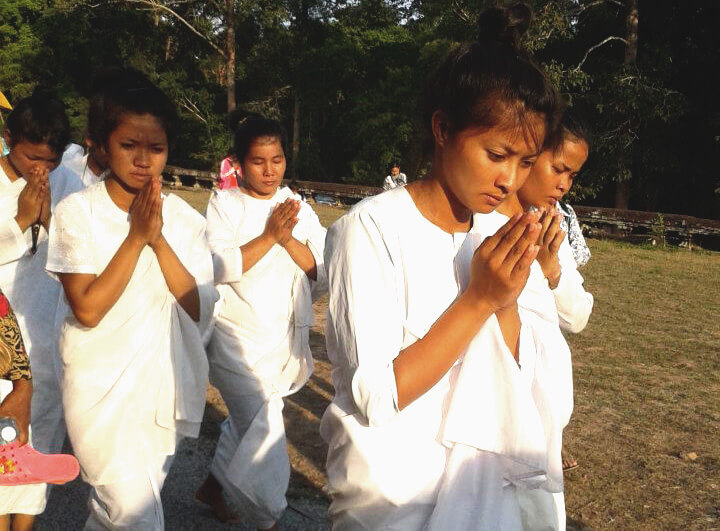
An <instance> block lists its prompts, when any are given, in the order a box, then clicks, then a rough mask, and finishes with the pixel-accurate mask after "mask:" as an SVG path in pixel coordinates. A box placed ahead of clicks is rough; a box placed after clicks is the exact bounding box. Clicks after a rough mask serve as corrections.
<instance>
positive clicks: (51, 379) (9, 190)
mask: <svg viewBox="0 0 720 531" xmlns="http://www.w3.org/2000/svg"><path fill="white" fill-rule="evenodd" d="M31 117H34V120H35V121H37V122H38V123H35V124H33V123H32V120H33V118H31ZM38 117H40V118H38ZM38 131H40V132H41V133H40V134H41V136H40V137H34V136H33V135H35V134H38ZM5 137H6V141H7V143H8V145H9V146H10V153H9V155H8V156H7V157H3V158H2V159H0V289H2V291H3V292H4V293H5V295H6V296H7V298H8V299H9V301H10V304H12V306H13V307H14V309H15V314H16V316H17V320H18V324H19V326H20V330H21V332H22V335H23V338H24V341H25V346H26V348H27V351H28V354H29V356H30V363H31V366H32V370H33V376H34V392H33V397H32V406H31V410H32V422H31V430H32V445H33V447H34V448H36V449H37V450H39V451H41V452H44V453H57V452H60V450H61V448H62V443H63V439H64V437H65V426H64V422H63V411H62V401H61V399H60V386H59V382H58V376H57V367H58V363H57V360H56V357H57V349H56V334H55V327H54V323H55V314H56V310H57V308H58V303H59V301H60V284H59V283H58V282H57V280H56V279H52V278H50V277H49V276H48V275H47V273H46V272H45V260H46V259H47V251H48V233H47V229H48V227H49V226H50V223H51V221H52V214H53V213H54V211H55V208H56V206H57V204H58V202H60V201H61V200H62V199H63V198H65V197H66V196H67V195H68V194H70V193H73V192H75V191H77V190H80V189H81V188H82V183H81V182H80V181H79V179H77V178H76V177H75V176H74V175H72V174H71V173H69V172H67V171H66V170H64V169H63V168H62V167H58V164H59V163H60V157H61V155H62V152H63V149H64V147H65V144H67V142H68V140H69V125H68V123H67V118H66V117H65V113H64V110H63V107H62V104H61V103H60V102H58V101H55V100H53V99H50V98H48V97H47V96H43V95H42V94H34V95H33V96H31V97H29V98H26V99H24V100H22V101H20V102H19V103H18V105H17V106H16V107H15V110H14V111H13V113H11V114H10V116H8V122H7V128H6V130H5ZM47 494H48V489H47V487H46V485H42V484H41V485H27V486H23V487H0V515H2V514H13V513H15V514H22V515H36V514H40V513H42V512H43V511H44V510H45V504H46V500H47ZM28 520H29V521H30V523H29V525H32V522H31V519H28ZM18 525H19V524H18Z"/></svg>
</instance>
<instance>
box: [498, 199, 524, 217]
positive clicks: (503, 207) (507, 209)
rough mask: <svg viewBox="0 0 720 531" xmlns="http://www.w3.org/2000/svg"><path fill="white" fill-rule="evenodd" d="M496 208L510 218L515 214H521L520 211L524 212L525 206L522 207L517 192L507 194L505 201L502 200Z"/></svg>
mask: <svg viewBox="0 0 720 531" xmlns="http://www.w3.org/2000/svg"><path fill="white" fill-rule="evenodd" d="M496 210H497V211H498V212H500V213H501V214H504V215H506V216H507V217H509V218H511V217H513V216H514V215H515V214H521V213H522V212H524V211H525V207H523V205H522V204H521V203H520V200H519V199H518V196H517V194H512V195H511V196H508V198H507V199H505V201H503V202H502V203H501V204H500V206H499V207H497V209H496Z"/></svg>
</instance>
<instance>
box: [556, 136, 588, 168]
mask: <svg viewBox="0 0 720 531" xmlns="http://www.w3.org/2000/svg"><path fill="white" fill-rule="evenodd" d="M588 153H589V149H588V145H587V142H585V141H584V140H565V141H564V142H563V144H562V146H561V147H560V149H559V150H556V151H555V152H554V153H553V155H554V160H555V161H556V162H562V163H563V164H564V165H565V166H567V167H568V168H570V169H571V170H572V171H579V170H580V168H581V167H582V165H583V164H585V161H586V160H587V158H588Z"/></svg>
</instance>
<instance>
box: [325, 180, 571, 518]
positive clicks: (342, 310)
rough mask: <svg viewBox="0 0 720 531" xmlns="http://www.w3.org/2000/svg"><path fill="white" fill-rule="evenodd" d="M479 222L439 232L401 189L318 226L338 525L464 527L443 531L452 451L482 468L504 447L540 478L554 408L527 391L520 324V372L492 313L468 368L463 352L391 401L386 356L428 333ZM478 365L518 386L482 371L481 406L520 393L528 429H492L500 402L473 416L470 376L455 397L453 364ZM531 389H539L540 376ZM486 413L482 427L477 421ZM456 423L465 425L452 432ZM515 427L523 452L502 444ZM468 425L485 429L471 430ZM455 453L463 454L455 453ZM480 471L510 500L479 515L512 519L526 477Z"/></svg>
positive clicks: (459, 278) (458, 489) (526, 348)
mask: <svg viewBox="0 0 720 531" xmlns="http://www.w3.org/2000/svg"><path fill="white" fill-rule="evenodd" d="M482 226H483V223H482V220H481V216H479V215H475V216H474V217H473V227H472V229H471V230H470V232H468V233H456V234H448V233H446V232H444V231H442V230H441V229H440V228H439V227H437V226H435V225H434V224H432V223H431V222H430V221H428V220H427V219H426V218H425V217H423V216H422V214H421V213H420V212H419V211H418V209H417V208H416V207H415V204H414V202H413V200H412V198H411V197H410V195H409V194H408V193H407V191H406V190H405V189H402V188H401V189H396V190H391V191H388V192H385V193H383V194H380V195H379V196H375V197H373V198H370V199H368V200H365V201H363V202H361V203H359V204H358V205H356V206H355V207H354V208H353V209H352V210H351V211H350V212H349V213H348V214H347V215H346V216H344V217H343V218H341V219H340V220H338V221H337V222H336V223H335V224H334V225H333V226H332V227H331V228H330V230H329V232H328V239H327V244H326V249H325V257H326V266H327V269H328V282H329V294H330V298H329V306H328V319H327V330H326V341H327V347H328V356H329V357H330V360H331V362H332V364H333V371H332V378H333V384H334V387H335V391H336V394H335V397H334V399H333V402H332V403H331V404H330V406H329V407H328V409H327V410H326V412H325V414H324V415H323V418H322V422H321V428H320V431H321V435H322V436H323V438H324V439H325V440H326V441H327V442H328V446H329V449H328V459H327V472H328V482H329V490H330V493H331V495H332V498H333V503H332V505H331V508H330V515H331V517H332V519H333V524H334V528H335V529H343V530H346V529H353V530H354V529H395V530H414V529H417V530H420V529H461V528H462V527H453V526H454V525H456V524H458V522H460V520H459V519H458V516H457V515H459V514H460V513H459V512H458V511H456V510H454V508H457V506H456V504H455V503H454V502H455V500H457V499H458V494H463V493H467V492H468V491H467V489H465V485H466V484H465V483H464V478H460V477H459V476H458V475H457V474H455V472H456V471H457V470H458V469H457V468H453V467H450V468H449V467H448V463H449V462H448V456H449V455H450V456H455V457H458V458H459V457H462V459H455V461H453V462H452V463H464V462H466V460H468V459H469V460H470V461H471V462H472V463H473V465H474V466H475V467H476V468H475V469H474V470H480V471H482V472H483V474H484V471H487V470H488V468H487V466H486V464H485V463H484V461H483V460H482V459H477V457H478V455H480V454H482V455H485V454H487V453H492V452H499V454H503V455H505V454H507V457H508V459H507V460H505V461H503V460H502V459H501V460H499V461H498V462H513V460H514V459H516V458H520V459H522V457H521V456H522V455H532V456H534V457H533V463H536V464H537V466H531V467H528V466H525V465H524V466H525V468H524V469H523V470H524V471H523V474H525V473H526V472H527V473H531V475H532V476H533V477H535V476H537V477H538V479H537V481H535V483H533V486H536V485H545V484H546V480H545V477H546V476H547V473H546V472H547V471H546V470H545V469H544V468H545V467H546V466H547V455H546V453H547V451H548V449H547V444H546V440H545V439H543V436H542V433H543V430H544V428H542V427H540V426H541V425H543V422H544V420H543V419H550V420H551V421H552V416H551V415H550V414H547V411H546V410H547V407H548V404H547V402H542V401H540V402H536V401H535V397H536V396H539V397H543V396H546V395H545V394H543V393H539V394H538V393H536V392H535V391H532V392H531V389H533V390H534V389H535V388H536V387H537V385H536V384H537V383H536V382H535V374H536V367H537V364H536V362H535V358H536V356H537V345H536V344H537V342H538V340H537V338H536V337H535V334H534V332H533V330H534V329H533V328H532V327H530V326H528V327H527V328H526V327H525V322H524V321H523V329H524V332H523V337H524V338H525V339H524V340H523V341H522V342H521V343H522V345H521V353H520V359H521V364H522V371H520V370H519V367H518V365H517V364H516V363H515V361H514V360H513V359H512V355H511V354H509V352H508V349H507V347H506V346H504V340H503V339H502V334H501V332H500V329H499V325H498V323H497V320H496V319H495V318H494V317H492V318H491V319H489V320H488V321H487V323H486V324H485V325H483V327H482V330H481V332H482V333H481V334H479V335H478V337H477V338H476V340H475V341H474V342H473V344H472V345H471V347H472V348H473V349H474V350H473V352H474V353H475V355H474V358H473V359H474V360H476V362H475V363H474V364H473V365H472V366H471V367H469V368H468V370H467V371H466V370H465V366H464V363H463V361H462V359H463V357H462V356H461V357H460V359H459V361H458V362H457V363H456V364H455V365H454V367H453V368H452V369H451V370H450V371H449V372H448V373H447V374H445V375H444V376H443V377H442V378H441V379H440V381H439V382H438V383H437V384H436V385H435V386H433V387H432V388H431V389H430V390H428V391H427V392H426V393H424V394H423V395H422V396H420V397H419V398H418V399H417V400H415V401H414V402H412V403H411V404H410V405H408V406H407V407H405V408H404V409H403V410H402V411H398V407H397V389H396V384H395V375H394V370H393V361H394V359H395V358H396V357H397V356H398V354H399V353H400V352H401V351H402V350H403V349H405V348H407V347H408V346H410V345H411V344H412V343H414V342H415V341H417V340H418V339H420V338H422V337H424V336H425V334H426V333H427V332H428V330H429V329H430V327H431V326H432V325H433V324H434V323H435V322H436V321H437V319H438V318H439V317H440V315H441V314H442V313H443V312H444V311H445V310H446V309H447V308H448V307H449V306H450V305H451V304H452V303H453V301H454V300H455V299H456V298H457V296H458V295H459V294H460V293H461V292H462V291H463V289H464V288H465V286H466V285H467V282H468V280H469V269H470V263H471V260H472V255H473V252H474V250H475V248H476V247H477V245H479V242H480V241H481V240H482V236H483V232H482V230H481V229H482ZM493 232H494V231H493ZM521 318H522V314H521ZM528 318H529V319H531V318H530V317H528ZM558 333H559V331H558ZM483 334H484V335H483ZM469 348H470V347H469ZM503 356H509V357H510V360H509V361H510V363H505V364H503V365H501V366H495V365H492V363H493V360H495V359H496V358H497V357H501V358H502V357H503ZM503 359H504V358H503ZM505 361H508V360H505ZM488 363H489V364H490V365H489V366H488V365H487V364H488ZM487 367H492V368H493V370H495V371H496V372H497V374H502V375H503V378H505V379H506V380H505V381H511V382H514V383H513V386H515V387H503V386H502V385H501V384H500V383H499V382H500V381H501V380H500V379H494V378H485V380H484V381H487V382H489V385H491V386H492V387H488V388H485V387H483V389H480V390H477V391H479V392H480V395H482V396H481V397H482V398H483V399H484V398H488V397H490V398H491V400H489V401H483V400H481V402H480V403H482V404H486V405H488V407H493V406H492V405H491V404H496V403H497V401H498V400H499V401H504V400H505V399H509V400H511V401H518V402H517V405H513V406H512V407H511V408H510V409H509V410H512V411H524V412H526V413H525V415H526V416H524V417H522V418H523V419H524V418H531V419H534V420H533V421H532V429H531V430H530V431H529V432H528V431H527V429H530V428H529V427H528V426H530V425H529V424H528V423H525V422H524V421H523V420H522V419H517V420H518V422H516V423H514V424H512V426H513V428H512V429H507V430H505V429H504V428H503V425H502V424H501V425H498V424H497V422H495V421H494V420H492V419H493V418H497V417H493V414H494V413H498V412H499V411H501V410H500V409H498V410H497V411H494V412H493V413H491V412H488V414H484V415H482V416H479V415H475V414H474V413H473V412H475V411H477V407H478V402H477V401H476V400H475V399H476V398H477V396H480V395H476V394H475V391H476V390H474V389H472V385H469V386H468V385H464V386H463V389H464V391H463V393H462V394H461V395H458V396H457V397H456V393H457V392H458V389H459V388H457V387H456V384H457V383H458V382H459V381H461V380H462V379H463V377H462V375H463V374H465V376H464V381H467V382H470V384H471V383H472V381H473V378H472V374H473V371H475V370H480V371H481V372H480V373H479V374H481V375H484V374H485V373H486V372H487V371H486V370H485V368H487ZM459 378H460V379H459ZM539 385H540V387H542V388H543V389H546V388H545V387H544V382H540V383H539ZM497 386H499V388H496V387H497ZM514 389H517V390H519V391H518V393H514V392H513V390H514ZM466 397H470V398H469V399H468V398H466ZM503 403H504V402H503ZM513 404H515V402H513ZM543 408H544V409H543ZM541 410H543V411H541ZM480 417H481V418H482V419H483V420H482V421H481V420H478V419H479V418H480ZM449 419H455V420H456V421H454V422H453V424H452V426H454V428H452V429H449V428H448V426H447V425H446V422H447V421H448V420H449ZM457 419H459V421H457ZM476 421H478V422H480V424H477V423H476ZM485 421H486V422H489V423H491V424H492V425H485V424H483V423H482V422H485ZM466 424H467V425H472V429H471V430H469V431H465V430H458V429H456V428H457V427H458V426H461V427H462V426H464V425H466ZM516 430H520V431H519V432H518V431H516ZM523 430H525V431H523ZM520 432H522V433H525V436H524V437H525V438H524V439H522V440H523V441H530V442H532V446H533V448H528V447H527V446H526V445H525V444H524V443H523V444H520V445H514V446H513V444H511V443H509V442H508V439H509V440H513V439H514V438H518V437H520ZM478 434H486V435H487V436H486V437H485V439H484V440H478V439H477V435H478ZM518 440H520V439H518ZM464 449H469V453H468V454H462V452H463V451H464ZM536 450H537V451H536ZM538 452H539V453H538ZM499 454H493V455H499ZM519 456H520V457H519ZM558 460H559V455H558ZM462 468H463V467H462V466H460V469H462ZM482 478H483V479H482V481H483V482H487V483H483V484H484V485H486V486H488V489H492V490H493V492H494V493H499V495H498V496H499V498H500V499H501V501H503V503H504V502H505V501H508V500H509V501H508V503H507V504H501V505H498V506H497V507H495V508H494V509H493V512H492V514H488V518H490V519H491V520H492V518H491V517H496V520H497V521H500V522H502V523H514V522H519V521H521V520H522V518H521V516H520V510H519V508H518V503H519V502H518V501H517V499H518V495H516V491H517V490H527V487H526V485H525V484H526V483H527V482H524V481H521V480H520V479H518V478H516V477H515V476H514V475H513V473H512V471H511V470H510V468H508V467H507V466H504V465H502V466H501V465H498V467H497V474H496V475H493V476H485V475H483V476H482ZM514 481H517V482H518V485H519V487H518V489H515V487H514V485H515V483H514ZM507 485H510V487H509V490H507V489H506V488H505V487H506V486H507ZM557 488H558V487H557V485H548V489H547V490H546V489H544V488H543V493H544V494H543V496H541V497H542V498H543V499H544V500H545V501H546V502H548V503H546V506H547V505H548V504H549V505H550V506H551V505H552V494H551V490H550V489H557ZM513 489H515V490H513ZM481 490H482V489H481ZM486 491H487V489H486ZM473 492H477V490H474V491H473ZM439 494H441V495H442V498H439V497H438V496H439ZM487 499H489V498H487ZM487 499H485V501H487ZM496 499H497V497H494V498H493V500H496ZM439 503H440V505H438V504H439ZM491 505H492V504H491ZM475 507H477V504H476V505H475ZM467 514H469V513H468V512H466V511H463V515H467ZM540 520H541V521H544V520H543V519H542V518H540ZM428 526H429V527H428ZM448 526H449V527H448ZM509 528H510V529H513V527H509Z"/></svg>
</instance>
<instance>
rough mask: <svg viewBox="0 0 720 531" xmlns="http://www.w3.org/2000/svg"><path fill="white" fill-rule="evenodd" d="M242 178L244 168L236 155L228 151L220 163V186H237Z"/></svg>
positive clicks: (223, 187) (220, 187) (224, 187)
mask: <svg viewBox="0 0 720 531" xmlns="http://www.w3.org/2000/svg"><path fill="white" fill-rule="evenodd" d="M241 180H242V168H241V167H240V162H239V161H238V160H237V158H236V157H235V155H233V154H232V153H228V156H227V157H225V158H224V159H223V160H222V162H221V163H220V174H219V175H218V188H219V189H220V190H227V189H228V188H237V187H238V186H239V184H240V181H241Z"/></svg>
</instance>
